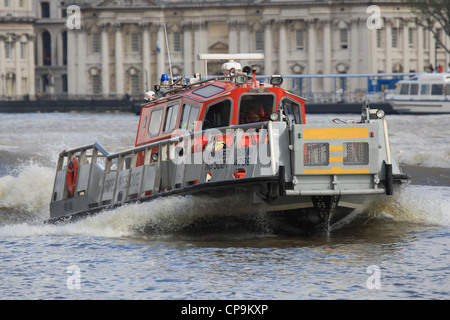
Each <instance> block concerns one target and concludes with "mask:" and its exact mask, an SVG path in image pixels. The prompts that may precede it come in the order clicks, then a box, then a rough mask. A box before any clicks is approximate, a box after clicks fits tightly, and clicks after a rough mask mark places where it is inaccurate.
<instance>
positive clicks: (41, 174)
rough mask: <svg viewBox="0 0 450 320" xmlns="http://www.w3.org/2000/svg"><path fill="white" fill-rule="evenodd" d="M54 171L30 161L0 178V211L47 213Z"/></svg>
mask: <svg viewBox="0 0 450 320" xmlns="http://www.w3.org/2000/svg"><path fill="white" fill-rule="evenodd" d="M54 174H55V171H54V169H50V168H48V167H44V166H42V165H41V164H38V163H35V162H33V161H32V160H30V161H28V162H27V163H23V164H21V165H19V167H17V168H16V169H14V170H13V171H10V172H9V175H6V176H4V177H1V178H0V210H2V209H3V210H7V211H13V212H22V213H35V212H42V211H46V210H47V211H48V206H49V201H50V197H51V192H52V188H53V181H54Z"/></svg>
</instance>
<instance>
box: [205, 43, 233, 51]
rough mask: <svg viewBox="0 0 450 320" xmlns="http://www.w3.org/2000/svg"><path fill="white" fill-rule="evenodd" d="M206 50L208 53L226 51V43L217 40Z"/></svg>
mask: <svg viewBox="0 0 450 320" xmlns="http://www.w3.org/2000/svg"><path fill="white" fill-rule="evenodd" d="M208 50H209V52H210V53H228V45H227V44H225V43H223V42H221V41H217V42H216V43H214V44H213V45H212V46H210V47H209V48H208Z"/></svg>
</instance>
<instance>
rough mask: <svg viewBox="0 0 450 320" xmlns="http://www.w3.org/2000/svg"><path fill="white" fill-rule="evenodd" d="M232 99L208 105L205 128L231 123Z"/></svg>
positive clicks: (204, 122)
mask: <svg viewBox="0 0 450 320" xmlns="http://www.w3.org/2000/svg"><path fill="white" fill-rule="evenodd" d="M230 114H231V100H228V99H227V100H223V101H220V102H217V103H214V104H212V105H210V106H209V107H208V111H207V112H206V116H205V119H204V120H203V128H202V129H203V130H207V129H210V128H218V127H226V126H228V125H229V124H230Z"/></svg>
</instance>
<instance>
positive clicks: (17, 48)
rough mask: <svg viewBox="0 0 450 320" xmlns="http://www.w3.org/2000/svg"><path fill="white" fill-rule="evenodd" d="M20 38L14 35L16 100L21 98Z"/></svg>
mask: <svg viewBox="0 0 450 320" xmlns="http://www.w3.org/2000/svg"><path fill="white" fill-rule="evenodd" d="M20 38H21V37H20V36H19V35H16V37H15V41H14V51H15V59H16V66H15V68H16V92H15V94H16V96H17V98H19V97H21V96H22V65H21V63H20V62H21V61H20Z"/></svg>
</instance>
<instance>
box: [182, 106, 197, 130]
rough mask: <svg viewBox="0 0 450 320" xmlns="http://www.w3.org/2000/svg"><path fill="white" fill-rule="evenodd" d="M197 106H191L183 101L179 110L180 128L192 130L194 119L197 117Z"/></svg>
mask: <svg viewBox="0 0 450 320" xmlns="http://www.w3.org/2000/svg"><path fill="white" fill-rule="evenodd" d="M198 111H199V107H198V106H193V105H190V104H187V103H185V104H184V105H183V111H182V112H181V121H180V126H179V128H180V129H186V130H188V131H193V130H194V126H195V121H197V118H198Z"/></svg>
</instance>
